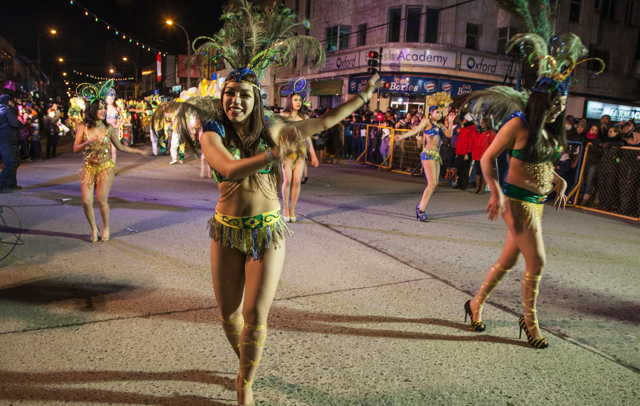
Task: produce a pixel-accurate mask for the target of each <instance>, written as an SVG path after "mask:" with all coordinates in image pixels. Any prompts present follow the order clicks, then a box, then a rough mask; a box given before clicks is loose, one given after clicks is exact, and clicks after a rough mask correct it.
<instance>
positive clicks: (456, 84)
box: [439, 79, 493, 97]
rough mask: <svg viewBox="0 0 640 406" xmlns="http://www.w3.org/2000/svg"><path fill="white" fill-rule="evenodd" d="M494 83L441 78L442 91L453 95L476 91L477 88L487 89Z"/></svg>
mask: <svg viewBox="0 0 640 406" xmlns="http://www.w3.org/2000/svg"><path fill="white" fill-rule="evenodd" d="M491 86H493V85H488V84H485V83H477V82H468V81H464V80H451V79H440V87H439V89H440V90H439V91H440V92H447V93H449V94H450V95H451V97H456V96H460V95H461V94H465V93H471V92H475V91H476V90H482V89H486V88H488V87H491Z"/></svg>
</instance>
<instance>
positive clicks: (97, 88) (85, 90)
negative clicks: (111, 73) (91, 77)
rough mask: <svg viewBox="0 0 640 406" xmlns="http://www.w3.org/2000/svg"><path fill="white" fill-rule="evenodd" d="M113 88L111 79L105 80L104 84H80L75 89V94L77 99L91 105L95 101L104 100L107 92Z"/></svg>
mask: <svg viewBox="0 0 640 406" xmlns="http://www.w3.org/2000/svg"><path fill="white" fill-rule="evenodd" d="M112 87H113V79H109V80H106V81H104V82H98V83H96V84H92V83H81V84H79V85H78V87H77V88H76V94H77V95H78V97H82V99H84V101H85V102H88V103H93V102H94V101H96V100H104V99H105V98H106V97H107V96H108V95H109V91H110V90H111V88H112Z"/></svg>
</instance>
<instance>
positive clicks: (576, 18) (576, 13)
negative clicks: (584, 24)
mask: <svg viewBox="0 0 640 406" xmlns="http://www.w3.org/2000/svg"><path fill="white" fill-rule="evenodd" d="M581 8H582V0H571V6H570V8H569V21H573V22H575V23H579V22H580V9H581Z"/></svg>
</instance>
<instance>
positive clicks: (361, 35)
mask: <svg viewBox="0 0 640 406" xmlns="http://www.w3.org/2000/svg"><path fill="white" fill-rule="evenodd" d="M361 45H367V24H360V25H359V26H358V36H357V40H356V46H358V47H359V46H361Z"/></svg>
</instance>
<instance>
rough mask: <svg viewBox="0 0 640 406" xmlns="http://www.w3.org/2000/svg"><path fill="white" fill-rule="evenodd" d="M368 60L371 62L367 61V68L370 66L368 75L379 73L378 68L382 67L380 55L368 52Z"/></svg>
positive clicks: (375, 52)
mask: <svg viewBox="0 0 640 406" xmlns="http://www.w3.org/2000/svg"><path fill="white" fill-rule="evenodd" d="M367 58H369V60H368V61H367V66H369V69H367V74H368V75H375V74H376V73H378V69H377V68H378V67H379V66H380V63H379V59H380V54H379V53H378V52H377V51H369V52H367Z"/></svg>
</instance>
